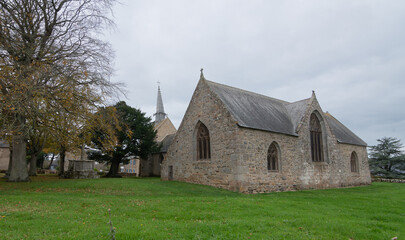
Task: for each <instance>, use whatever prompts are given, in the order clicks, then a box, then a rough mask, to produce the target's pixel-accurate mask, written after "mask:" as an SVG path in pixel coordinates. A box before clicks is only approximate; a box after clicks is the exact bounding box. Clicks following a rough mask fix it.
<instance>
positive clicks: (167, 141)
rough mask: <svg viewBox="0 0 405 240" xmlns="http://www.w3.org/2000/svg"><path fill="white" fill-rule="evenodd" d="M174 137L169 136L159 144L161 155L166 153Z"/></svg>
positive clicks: (172, 135)
mask: <svg viewBox="0 0 405 240" xmlns="http://www.w3.org/2000/svg"><path fill="white" fill-rule="evenodd" d="M175 135H176V134H169V135H167V136H166V137H165V138H164V139H163V140H162V142H161V144H162V147H161V148H160V152H161V153H166V152H167V150H168V149H169V147H170V145H171V144H172V142H173V139H174V136H175Z"/></svg>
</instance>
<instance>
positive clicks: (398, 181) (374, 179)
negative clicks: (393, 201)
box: [373, 178, 405, 183]
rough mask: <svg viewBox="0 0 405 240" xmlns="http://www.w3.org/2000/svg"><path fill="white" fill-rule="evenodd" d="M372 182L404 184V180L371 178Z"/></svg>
mask: <svg viewBox="0 0 405 240" xmlns="http://www.w3.org/2000/svg"><path fill="white" fill-rule="evenodd" d="M373 182H389V183H405V179H389V178H373Z"/></svg>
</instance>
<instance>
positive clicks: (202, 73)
mask: <svg viewBox="0 0 405 240" xmlns="http://www.w3.org/2000/svg"><path fill="white" fill-rule="evenodd" d="M200 71H201V74H200V79H205V77H204V72H203V71H204V68H201V70H200Z"/></svg>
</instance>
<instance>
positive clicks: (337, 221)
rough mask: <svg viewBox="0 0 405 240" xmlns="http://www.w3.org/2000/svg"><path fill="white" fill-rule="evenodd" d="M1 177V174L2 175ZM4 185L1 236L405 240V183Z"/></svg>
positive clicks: (39, 180) (41, 180)
mask: <svg viewBox="0 0 405 240" xmlns="http://www.w3.org/2000/svg"><path fill="white" fill-rule="evenodd" d="M0 177H1V175H0ZM32 180H33V182H31V183H18V184H17V183H6V182H5V180H4V179H1V180H0V239H109V232H110V230H109V226H108V224H107V223H108V221H109V220H108V212H107V211H108V209H111V212H112V218H111V220H112V222H113V225H114V227H115V228H116V239H118V240H121V239H346V240H348V239H391V238H393V237H398V239H399V240H400V239H405V184H398V183H373V184H372V185H371V186H367V187H356V188H346V189H329V190H314V191H300V192H283V193H270V194H260V195H244V194H239V193H233V192H229V191H226V190H220V189H215V188H212V187H207V186H200V185H193V184H187V183H180V182H161V181H160V180H159V179H158V178H122V179H95V180H61V179H58V178H57V177H56V176H39V177H35V178H32Z"/></svg>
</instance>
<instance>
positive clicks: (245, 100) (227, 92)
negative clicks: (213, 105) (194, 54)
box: [206, 80, 297, 136]
mask: <svg viewBox="0 0 405 240" xmlns="http://www.w3.org/2000/svg"><path fill="white" fill-rule="evenodd" d="M206 81H207V83H208V86H209V87H210V88H211V90H212V91H214V92H215V93H216V94H217V95H218V97H219V98H220V99H221V100H222V102H224V104H225V106H226V107H227V109H228V110H229V111H230V112H231V114H232V115H233V117H234V118H235V120H236V121H237V122H238V125H239V126H241V127H247V128H253V129H259V130H264V131H270V132H277V133H284V134H287V135H293V136H297V134H296V133H295V128H294V124H293V121H292V119H291V117H290V114H289V112H288V110H287V107H286V104H288V102H285V101H282V100H278V99H275V98H271V97H267V96H264V95H260V94H257V93H253V92H248V91H245V90H242V89H238V88H234V87H230V86H226V85H222V84H219V83H214V82H211V81H208V80H206Z"/></svg>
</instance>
